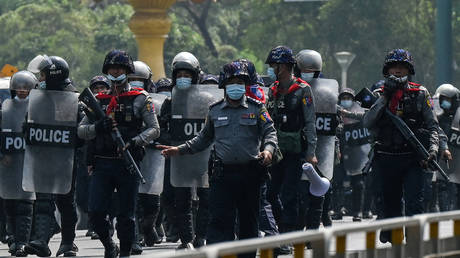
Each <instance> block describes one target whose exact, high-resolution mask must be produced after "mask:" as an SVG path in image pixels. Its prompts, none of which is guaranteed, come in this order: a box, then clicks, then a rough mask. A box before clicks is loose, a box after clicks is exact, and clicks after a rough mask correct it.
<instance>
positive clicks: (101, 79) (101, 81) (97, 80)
mask: <svg viewBox="0 0 460 258" xmlns="http://www.w3.org/2000/svg"><path fill="white" fill-rule="evenodd" d="M96 85H104V86H105V87H106V88H107V89H110V86H111V85H112V83H111V82H110V80H109V79H107V77H105V76H104V75H96V76H94V77H93V78H92V79H91V81H90V82H89V88H90V89H91V90H92V89H93V88H94V87H95V86H96Z"/></svg>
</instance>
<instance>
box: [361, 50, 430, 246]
mask: <svg viewBox="0 0 460 258" xmlns="http://www.w3.org/2000/svg"><path fill="white" fill-rule="evenodd" d="M414 74H415V69H414V64H413V60H412V56H411V54H410V53H409V52H408V51H406V50H403V49H395V50H392V51H390V52H389V53H388V54H387V55H386V57H385V62H384V65H383V76H384V77H385V85H384V86H383V95H382V96H380V97H379V99H378V100H377V101H376V103H375V104H374V105H373V106H372V107H371V109H370V110H369V111H368V112H366V114H365V116H364V126H365V127H367V128H369V129H370V130H372V134H373V138H374V141H375V145H374V153H375V157H374V165H373V169H374V171H375V172H376V173H380V174H381V175H382V177H381V178H382V181H383V182H382V189H383V203H384V211H383V212H384V216H385V218H392V217H399V216H402V214H403V212H402V205H401V199H402V198H404V202H405V215H406V216H411V215H415V214H419V213H422V212H423V208H424V206H423V185H424V182H423V180H424V179H423V178H424V177H423V173H424V168H423V166H426V162H427V161H426V160H425V161H420V159H419V158H418V157H417V156H416V152H415V150H414V149H413V148H412V147H411V145H410V144H409V143H408V142H407V141H406V140H405V139H404V137H403V136H402V134H401V133H400V132H399V130H398V129H397V127H396V126H395V125H394V124H393V122H392V120H390V118H389V116H388V115H387V114H386V112H387V111H385V109H388V110H389V112H391V113H393V114H395V115H397V116H399V117H400V118H401V119H402V120H403V121H405V122H406V124H407V125H408V126H409V127H410V128H411V129H412V130H413V131H414V133H415V134H416V135H418V137H419V139H420V140H421V141H422V142H424V143H425V145H426V148H427V150H428V152H429V159H435V158H436V156H437V152H438V121H437V119H436V116H435V114H434V112H433V109H432V104H431V103H432V102H431V97H430V95H429V93H428V91H426V90H425V89H424V88H422V86H421V85H420V84H416V83H413V82H411V77H412V76H413V75H414ZM389 234H390V232H388V231H385V232H382V233H381V234H380V241H382V242H387V241H391V240H390V235H389Z"/></svg>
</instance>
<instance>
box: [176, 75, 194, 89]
mask: <svg viewBox="0 0 460 258" xmlns="http://www.w3.org/2000/svg"><path fill="white" fill-rule="evenodd" d="M176 86H177V88H178V89H180V90H186V89H188V88H190V86H192V78H187V77H180V78H177V79H176Z"/></svg>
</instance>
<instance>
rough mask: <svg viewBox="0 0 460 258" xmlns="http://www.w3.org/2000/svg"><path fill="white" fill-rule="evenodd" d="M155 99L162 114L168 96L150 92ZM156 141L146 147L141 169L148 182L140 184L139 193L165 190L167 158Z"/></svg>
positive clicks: (155, 104) (157, 108) (156, 107)
mask: <svg viewBox="0 0 460 258" xmlns="http://www.w3.org/2000/svg"><path fill="white" fill-rule="evenodd" d="M150 97H152V100H153V106H154V110H155V113H156V114H157V115H159V114H160V110H161V106H162V105H163V102H164V101H165V99H166V98H167V96H165V95H162V94H156V93H150ZM155 145H156V143H155V142H152V143H151V144H149V145H147V146H146V148H145V156H144V158H143V159H142V162H141V166H140V170H141V173H142V176H143V177H144V179H145V181H146V183H145V184H141V185H139V193H145V194H161V192H163V179H164V173H165V159H164V157H163V156H162V155H161V150H158V149H156V148H155Z"/></svg>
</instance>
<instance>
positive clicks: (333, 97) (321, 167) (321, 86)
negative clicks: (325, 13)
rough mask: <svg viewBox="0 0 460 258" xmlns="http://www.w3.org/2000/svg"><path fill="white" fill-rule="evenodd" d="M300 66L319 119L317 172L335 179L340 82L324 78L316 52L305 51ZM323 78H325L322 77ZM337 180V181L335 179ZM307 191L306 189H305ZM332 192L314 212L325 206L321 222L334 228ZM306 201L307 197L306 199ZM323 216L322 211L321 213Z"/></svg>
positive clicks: (297, 71)
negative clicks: (330, 206) (331, 210)
mask: <svg viewBox="0 0 460 258" xmlns="http://www.w3.org/2000/svg"><path fill="white" fill-rule="evenodd" d="M296 61H297V64H296V66H295V68H294V72H295V75H296V76H300V77H301V78H302V79H303V80H305V81H306V82H308V83H309V84H310V87H311V90H312V94H313V97H314V98H315V101H316V102H315V116H316V121H315V125H316V135H317V143H316V149H315V152H316V157H317V160H318V163H317V167H316V168H317V170H318V171H320V173H322V175H323V176H324V177H326V178H327V179H329V180H332V178H333V171H334V164H335V162H336V159H335V157H337V156H339V153H338V149H339V148H338V144H337V143H338V140H337V137H336V128H337V125H338V118H337V110H336V105H335V104H336V103H337V98H338V94H339V92H338V83H337V81H336V80H332V79H325V78H322V76H321V70H322V65H323V64H322V62H323V61H322V58H321V54H320V53H318V52H317V51H315V50H311V49H304V50H301V51H300V52H299V53H297V55H296ZM320 77H321V78H320ZM334 181H337V180H333V182H334ZM302 189H305V187H302ZM330 192H331V189H329V191H328V192H327V193H326V194H325V196H324V203H323V204H321V203H320V200H319V199H316V198H315V197H313V199H312V200H316V201H315V202H314V203H313V207H316V208H311V209H313V210H317V209H319V208H318V207H319V206H320V205H322V207H323V208H322V209H323V211H322V212H321V215H322V216H321V220H322V222H323V225H325V226H330V225H331V224H332V221H331V218H330V216H329V213H328V211H329V203H330V200H331V198H330V195H331V194H330ZM304 199H305V198H304ZM317 213H319V212H317Z"/></svg>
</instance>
